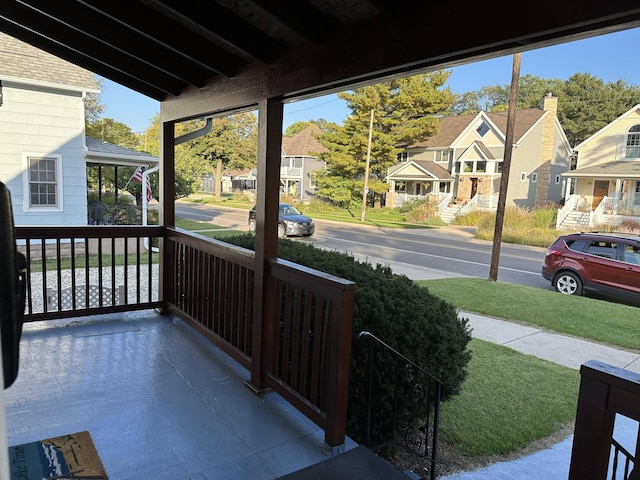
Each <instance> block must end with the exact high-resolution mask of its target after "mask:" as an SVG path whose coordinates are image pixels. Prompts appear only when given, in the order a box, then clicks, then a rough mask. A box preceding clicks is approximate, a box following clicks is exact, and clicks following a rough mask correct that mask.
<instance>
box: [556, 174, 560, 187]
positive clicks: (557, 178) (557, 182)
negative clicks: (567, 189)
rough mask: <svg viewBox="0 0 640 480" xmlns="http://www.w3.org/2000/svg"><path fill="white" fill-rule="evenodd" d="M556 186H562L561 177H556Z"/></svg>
mask: <svg viewBox="0 0 640 480" xmlns="http://www.w3.org/2000/svg"><path fill="white" fill-rule="evenodd" d="M556 185H560V175H556Z"/></svg>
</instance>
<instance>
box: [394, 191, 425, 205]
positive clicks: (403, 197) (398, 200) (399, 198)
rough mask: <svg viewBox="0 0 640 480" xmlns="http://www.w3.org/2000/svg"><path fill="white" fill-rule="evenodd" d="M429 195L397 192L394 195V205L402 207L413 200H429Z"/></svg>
mask: <svg viewBox="0 0 640 480" xmlns="http://www.w3.org/2000/svg"><path fill="white" fill-rule="evenodd" d="M428 198H429V195H409V194H408V193H396V194H395V195H394V199H395V200H394V206H396V207H400V206H402V204H404V203H406V202H408V201H411V200H427V199H428Z"/></svg>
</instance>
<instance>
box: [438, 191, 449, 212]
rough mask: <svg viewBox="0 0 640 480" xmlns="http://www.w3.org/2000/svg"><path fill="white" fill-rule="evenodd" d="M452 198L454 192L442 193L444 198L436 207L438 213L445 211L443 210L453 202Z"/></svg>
mask: <svg viewBox="0 0 640 480" xmlns="http://www.w3.org/2000/svg"><path fill="white" fill-rule="evenodd" d="M441 195H442V194H441ZM452 198H453V194H452V193H446V194H444V195H442V199H441V200H440V201H439V202H438V206H437V207H436V208H437V211H438V215H440V214H441V213H442V212H443V210H444V209H445V208H447V206H448V205H449V203H451V199H452Z"/></svg>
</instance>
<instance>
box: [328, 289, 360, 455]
mask: <svg viewBox="0 0 640 480" xmlns="http://www.w3.org/2000/svg"><path fill="white" fill-rule="evenodd" d="M354 296H355V284H353V283H351V284H346V285H345V288H344V291H343V294H342V295H341V300H342V301H341V302H340V303H339V302H333V303H332V305H331V309H332V312H331V318H332V319H333V321H332V322H331V324H330V326H329V328H330V331H329V332H328V339H329V342H330V343H329V369H328V372H327V384H328V385H330V386H332V387H333V386H335V391H333V390H331V391H329V389H327V398H326V408H325V411H326V414H327V421H328V423H327V426H326V428H325V436H324V440H325V443H326V444H327V446H328V447H329V448H330V449H332V450H333V449H334V448H336V447H339V446H340V445H343V444H344V439H345V435H346V425H347V404H348V398H349V371H350V368H351V336H352V323H353V303H354ZM332 453H334V452H332Z"/></svg>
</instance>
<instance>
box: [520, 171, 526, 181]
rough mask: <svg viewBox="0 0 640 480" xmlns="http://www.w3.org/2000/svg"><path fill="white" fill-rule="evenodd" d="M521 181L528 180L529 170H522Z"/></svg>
mask: <svg viewBox="0 0 640 480" xmlns="http://www.w3.org/2000/svg"><path fill="white" fill-rule="evenodd" d="M520 181H521V182H526V181H527V172H520Z"/></svg>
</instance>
